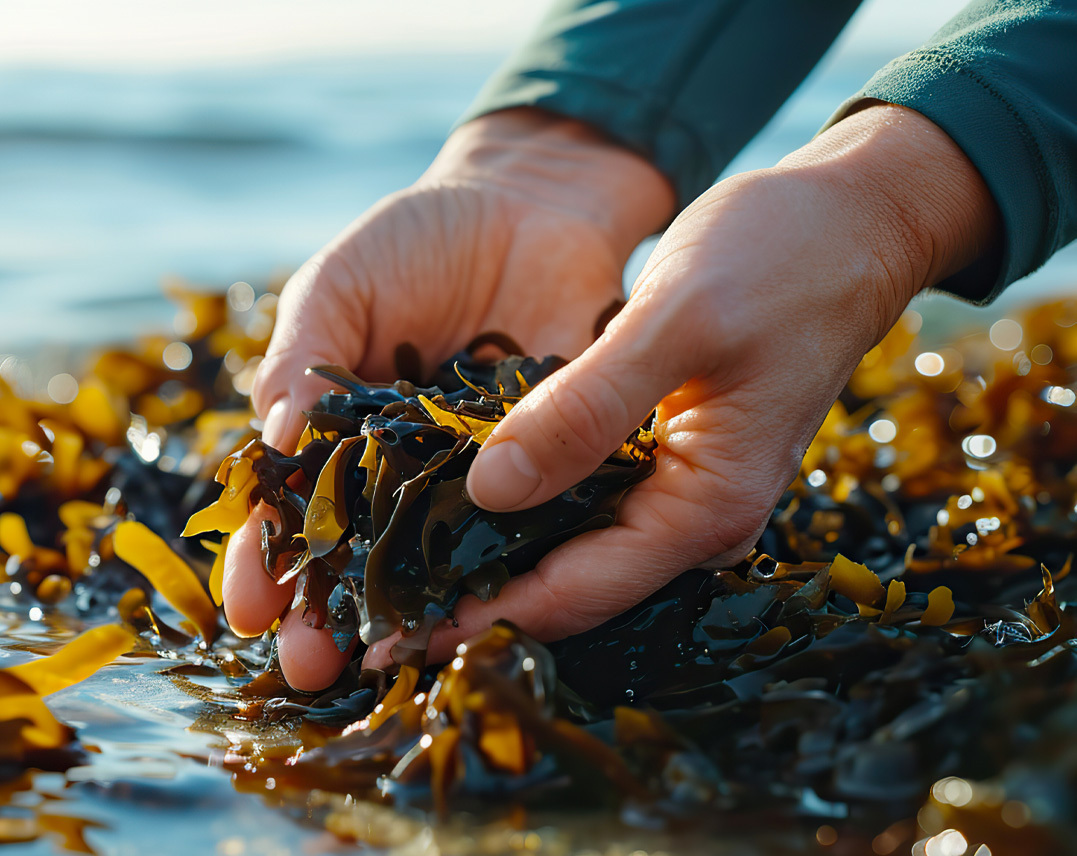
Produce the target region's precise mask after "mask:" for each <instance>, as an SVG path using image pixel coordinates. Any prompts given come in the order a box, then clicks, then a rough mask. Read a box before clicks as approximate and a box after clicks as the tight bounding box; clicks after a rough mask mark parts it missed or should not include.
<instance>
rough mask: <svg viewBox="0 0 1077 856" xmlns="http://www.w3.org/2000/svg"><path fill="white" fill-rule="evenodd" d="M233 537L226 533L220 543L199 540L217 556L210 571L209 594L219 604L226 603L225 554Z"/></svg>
mask: <svg viewBox="0 0 1077 856" xmlns="http://www.w3.org/2000/svg"><path fill="white" fill-rule="evenodd" d="M231 537H232V536H231V535H225V536H224V538H223V539H222V540H221V543H220V544H214V543H213V542H212V541H200V542H199V543H200V544H201V545H202V546H203V547H205V548H206V549H207V550H209V551H210V552H211V553H213V554H214V556H215V557H216V558H214V560H213V567H212V568H211V569H210V572H209V596H210V597H212V598H213V602H214V603H215V604H216V605H217V606H221V605H222V604H223V603H224V555H225V553H226V552H228V539H229V538H231Z"/></svg>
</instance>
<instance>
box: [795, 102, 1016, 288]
mask: <svg viewBox="0 0 1077 856" xmlns="http://www.w3.org/2000/svg"><path fill="white" fill-rule="evenodd" d="M775 169H776V170H777V171H783V170H795V171H797V172H801V173H804V174H806V175H808V176H810V177H811V178H812V180H813V181H815V182H817V183H818V184H819V185H821V186H823V187H825V188H828V189H829V191H830V192H831V193H832V194H836V198H835V204H836V205H839V206H844V207H847V208H848V209H850V210H851V211H853V212H856V214H857V217H858V218H859V220H860V221H861V222H863V223H864V224H865V225H866V226H867V228H866V229H865V231H864V235H865V236H866V237H867V239H868V240H871V241H873V242H874V247H869V248H868V251H869V252H871V253H873V254H874V255H875V258H876V260H877V261H878V262H879V263H880V264H881V265H882V266H883V267H884V268H885V273H886V278H887V279H888V280H889V282H888V283H887V287H889V288H892V289H893V290H894V292H895V293H894V298H895V299H896V300H897V301H898V302H900V305H902V306H904V305H905V304H906V303H907V302H908V301H909V300H910V299H912V297H913V296H915V295H916V294H917V293H918V292H919V291H920V290H921V289H923V288H926V287H929V286H932V285H935V284H936V283H938V282H940V281H941V280H943V279H945V278H946V277H948V276H951V275H953V274H955V273H957V272H958V271H960V270H962V269H964V268H966V267H968V266H969V265H971V264H972V263H973V262H975V261H977V260H978V259H981V258H983V257H984V256H986V255H987V254H989V253H991V252H993V251H994V249H995V248H997V246H998V243H999V240H998V239H999V234H1000V231H1001V221H1000V217H999V212H998V207H997V205H996V203H995V201H994V198H993V197H992V195H991V193H990V191H989V190H988V188H987V185H986V184H985V183H984V181H983V178H982V177H981V176H980V174H979V172H978V171H977V170H976V168H975V166H973V164H972V162H971V161H969V159H968V158H967V157H966V155H965V154H964V152H963V151H962V150H961V149H960V148H959V147H958V146H957V144H956V143H955V142H954V141H953V140H951V139H950V137H949V136H947V135H946V133H945V132H944V131H943V130H942V129H941V128H939V127H938V126H937V125H935V124H934V123H933V122H931V121H930V120H929V119H927V118H926V117H925V116H923V115H921V114H920V113H917V112H916V111H914V110H910V109H908V108H906V107H901V106H898V105H892V104H882V103H879V102H868V103H867V104H866V105H865V108H864V109H862V110H860V111H858V112H856V113H853V114H851V115H849V116H846V117H845V118H844V119H842V120H841V121H840V122H838V123H837V124H836V125H834V126H832V127H831V128H829V129H828V130H827V131H825V132H824V133H823V134H820V135H819V136H818V137H817V138H816V139H815V140H813V141H812V142H811V143H809V144H808V145H806V146H804V147H803V148H801V149H799V150H797V151H796V152H794V153H793V154H791V155H790V156H788V157H787V158H785V159H783V160H782V161H781V162H780V163H779V164H778V165H777V167H775Z"/></svg>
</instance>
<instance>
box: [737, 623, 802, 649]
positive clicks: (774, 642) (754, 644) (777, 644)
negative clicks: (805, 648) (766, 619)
mask: <svg viewBox="0 0 1077 856" xmlns="http://www.w3.org/2000/svg"><path fill="white" fill-rule="evenodd" d="M792 638H793V634H792V633H791V632H790V630H789V628H788V627H784V626H782V625H779V626H778V627H774V628H771V629H770V630H768V631H767V632H766V633H764V634H763V635H762V636H759V637H757V638H756V639H753V640H752V641H751V642H750V643H748V646H747V647H746V648H745V649H744V650H745V652H746V653H748V654H755V655H756V656H758V657H772V656H774V655H775V654H777V653H778V652H779V651H781V650H782V648H784V647H785V646H786V645H788V644H789V641H790V640H791V639H792Z"/></svg>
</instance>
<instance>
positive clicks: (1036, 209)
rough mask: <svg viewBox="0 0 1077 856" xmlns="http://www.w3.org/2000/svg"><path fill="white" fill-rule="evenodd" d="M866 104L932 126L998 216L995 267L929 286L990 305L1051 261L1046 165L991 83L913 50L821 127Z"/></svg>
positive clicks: (936, 55) (979, 267)
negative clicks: (886, 106)
mask: <svg viewBox="0 0 1077 856" xmlns="http://www.w3.org/2000/svg"><path fill="white" fill-rule="evenodd" d="M865 99H875V100H879V101H885V102H889V103H891V104H900V105H901V106H903V107H909V108H910V109H912V110H916V111H917V112H918V113H921V114H922V115H924V116H926V117H927V118H928V119H930V120H931V121H932V122H934V123H935V124H936V125H938V126H939V127H940V128H941V129H942V130H943V131H945V132H946V133H947V134H948V135H949V136H950V138H951V139H952V140H953V141H954V142H955V143H957V145H958V146H959V147H960V148H961V149H962V150H963V151H964V152H965V154H966V155H967V156H968V158H969V160H970V161H972V163H973V165H974V166H975V167H976V169H977V170H979V172H980V175H981V176H983V179H984V182H985V183H986V184H987V187H988V189H989V190H990V191H991V194H992V195H993V196H994V198H995V201H996V203H997V204H998V207H999V211H1000V212H1001V215H1002V224H1003V229H1004V235H1003V239H1002V240H1003V245H1002V248H1001V249H1002V252H1001V262H999V263H997V264H996V263H991V262H988V261H986V260H981V261H979V262H976V263H974V264H972V265H970V266H969V267H967V268H965V269H964V270H962V271H960V272H958V273H957V274H955V275H953V276H951V277H949V278H947V279H946V280H944V281H943V282H940V283H938V284H937V285H936V286H935V288H937V289H939V290H941V291H946V292H949V293H950V294H952V295H955V296H957V297H961V298H963V299H965V300H968V301H970V302H972V303H976V304H984V303H989V302H990V301H992V300H994V299H995V298H996V297H997V296H998V295H999V294H1000V293H1001V292H1002V290H1003V289H1004V288H1006V286H1008V285H1009V284H1010V283H1012V282H1014V281H1015V280H1018V279H1021V278H1022V277H1024V276H1027V275H1028V274H1030V273H1032V271H1034V270H1035V269H1036V268H1038V267H1039V266H1040V265H1042V264H1043V263H1044V262H1045V261H1046V260H1047V258H1048V257H1050V255H1051V253H1052V252H1053V250H1054V248H1053V247H1052V246H1050V243H1051V241H1050V236H1051V235H1052V234H1054V232H1055V224H1054V223H1052V222H1051V218H1052V216H1053V215H1052V214H1051V213H1050V212H1051V211H1053V210H1054V208H1053V207H1052V206H1051V205H1049V204H1045V197H1047V196H1049V195H1050V192H1051V191H1050V187H1051V185H1050V181H1049V178H1048V173H1047V168H1046V165H1045V160H1044V157H1043V154H1042V152H1041V151H1040V149H1039V146H1038V145H1037V144H1036V138H1035V136H1034V134H1033V132H1032V131H1031V129H1030V128H1029V127H1028V124H1027V123H1026V121H1025V120H1024V119H1023V118H1022V115H1021V112H1020V111H1019V110H1018V109H1017V107H1016V106H1015V105H1014V103H1012V101H1011V99H1009V98H1007V96H1006V94H1005V93H1004V92H1002V91H1001V90H1000V88H999V87H998V86H997V85H996V84H995V83H993V82H991V81H988V80H987V79H985V78H984V77H982V76H981V75H980V74H979V73H977V71H976V69H975V68H970V67H968V66H967V65H964V66H963V65H962V64H961V63H960V62H959V61H958V60H956V59H955V58H953V57H951V56H948V55H947V54H945V53H943V52H939V51H933V50H922V51H916V52H914V53H911V54H907V55H906V56H904V57H901V58H900V59H897V60H895V61H894V62H891V63H890V64H889V65H887V66H886V67H885V68H883V69H882V70H880V71H879V72H878V73H877V74H876V75H875V76H874V77H873V78H872V79H871V80H870V81H868V83H867V85H866V86H865V87H864V88H863V89H862V90H861V91H860V92H859V93H857V94H856V95H855V96H853V97H852V98H850V99H849V100H848V101H846V102H845V103H844V104H842V105H841V107H839V108H838V110H837V112H835V113H834V115H833V116H831V118H830V119H829V121H828V122H827V123H826V125H824V127H823V130H826V128H829V127H830V126H832V125H834V124H835V123H836V122H838V121H840V120H841V119H843V118H844V117H845V116H847V115H848V114H849V113H850V112H851V111H852V110H853V108H855V107H857V106H858V105H859V104H860V103H861V102H863V101H864V100H865ZM995 258H996V259H997V258H999V256H998V255H996V256H995Z"/></svg>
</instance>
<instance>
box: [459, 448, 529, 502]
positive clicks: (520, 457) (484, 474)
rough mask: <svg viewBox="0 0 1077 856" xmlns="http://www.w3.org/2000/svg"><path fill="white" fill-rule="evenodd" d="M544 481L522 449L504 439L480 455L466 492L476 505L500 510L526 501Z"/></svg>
mask: <svg viewBox="0 0 1077 856" xmlns="http://www.w3.org/2000/svg"><path fill="white" fill-rule="evenodd" d="M541 482H542V476H541V475H540V474H539V471H538V467H536V466H535V462H534V461H532V460H531V456H530V455H528V454H527V452H525V451H524V448H523V446H521V445H520V444H519V443H517V442H516V441H515V440H505V441H504V442H503V443H498V444H496V445H494V446H490V447H489V448H486V449H483V450H482V452H480V453H479V456H478V458H477V460H476V461H475V464H474V465H473V466H472V467H471V471H470V472H469V473H468V476H467V492H468V494H469V495H470V496H471V499H472V501H473V502H474V503H475V504H476V505H478V506H480V507H482V508H485V509H487V510H489V511H500V510H502V509H506V508H513V507H515V506H517V505H519V504H520V503H521V502H524V501H525V500H526V499H527V498H528V497H529V496H531V494H533V493H534V492H535V491H536V490H537V489H538V486H539V484H540V483H541Z"/></svg>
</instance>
